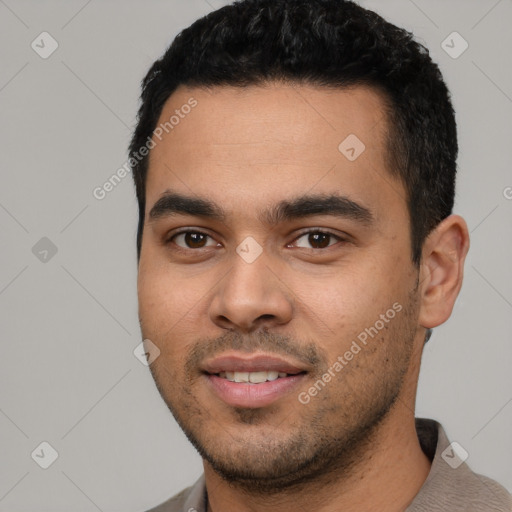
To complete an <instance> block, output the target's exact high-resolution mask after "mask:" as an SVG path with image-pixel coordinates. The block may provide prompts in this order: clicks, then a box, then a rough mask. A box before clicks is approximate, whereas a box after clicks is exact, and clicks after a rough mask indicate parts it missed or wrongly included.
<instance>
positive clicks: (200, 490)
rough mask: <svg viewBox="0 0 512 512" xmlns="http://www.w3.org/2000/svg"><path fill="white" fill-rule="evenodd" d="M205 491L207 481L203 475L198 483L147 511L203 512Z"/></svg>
mask: <svg viewBox="0 0 512 512" xmlns="http://www.w3.org/2000/svg"><path fill="white" fill-rule="evenodd" d="M204 493H205V483H204V475H202V476H201V477H200V478H199V480H197V482H196V483H194V484H193V485H191V486H190V487H187V488H186V489H183V490H182V491H181V492H179V493H178V494H176V495H174V496H173V497H171V498H169V499H168V500H167V501H165V502H164V503H161V504H160V505H158V506H156V507H154V508H152V509H150V510H148V511H147V512H192V511H193V512H203V510H204V507H203V502H204Z"/></svg>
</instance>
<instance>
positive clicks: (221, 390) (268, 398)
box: [205, 373, 306, 409]
mask: <svg viewBox="0 0 512 512" xmlns="http://www.w3.org/2000/svg"><path fill="white" fill-rule="evenodd" d="M305 377H306V374H305V373H299V374H297V375H290V376H289V377H279V378H278V379H276V380H273V381H267V382H262V383H260V384H250V383H249V382H231V381H229V380H227V379H224V378H222V377H219V376H217V375H211V374H205V378H206V379H207V384H208V385H209V387H210V389H211V390H212V391H213V393H214V394H215V395H217V396H218V397H219V398H220V399H221V400H222V401H223V402H225V403H226V404H227V405H230V406H232V407H244V408H253V409H254V408H259V407H266V406H268V405H270V404H272V403H273V402H275V401H276V400H278V399H280V398H283V397H285V396H286V395H289V394H290V393H291V392H292V391H293V390H294V389H296V388H298V386H299V385H300V382H301V381H302V380H303V379H304V378H305Z"/></svg>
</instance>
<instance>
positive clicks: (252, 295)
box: [209, 253, 293, 333]
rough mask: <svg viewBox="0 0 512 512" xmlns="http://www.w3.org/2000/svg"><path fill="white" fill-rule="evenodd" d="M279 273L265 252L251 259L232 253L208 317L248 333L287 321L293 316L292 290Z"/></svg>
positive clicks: (228, 327) (215, 321)
mask: <svg viewBox="0 0 512 512" xmlns="http://www.w3.org/2000/svg"><path fill="white" fill-rule="evenodd" d="M278 276H279V272H278V269H272V268H271V264H270V261H269V259H268V258H267V257H266V256H265V253H262V254H261V255H260V256H259V257H258V258H257V259H256V261H253V262H252V263H248V262H246V261H244V259H243V258H241V257H240V256H239V255H238V254H235V255H234V257H233V266H232V268H231V270H230V271H228V272H227V274H226V275H225V276H224V278H223V279H222V280H221V282H220V283H219V285H218V287H217V288H216V292H215V295H214V296H213V298H212V301H211V303H210V312H209V314H210V319H211V321H212V322H214V323H215V324H216V325H218V326H219V327H221V328H223V329H235V330H238V331H243V332H247V333H248V332H251V331H256V330H258V329H263V328H268V329H270V328H272V327H275V326H278V325H283V324H286V323H288V322H289V321H290V320H291V318H292V316H293V301H292V292H291V291H290V289H289V288H288V287H287V285H286V283H284V281H283V280H282V279H280V278H279V277H278Z"/></svg>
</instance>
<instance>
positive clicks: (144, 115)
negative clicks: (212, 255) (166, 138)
mask: <svg viewBox="0 0 512 512" xmlns="http://www.w3.org/2000/svg"><path fill="white" fill-rule="evenodd" d="M269 81H285V82H289V83H292V84H295V83H296V84H308V85H316V86H324V87H336V88H341V89H343V88H350V87H356V86H370V87H373V88H374V89H375V90H377V91H378V92H380V93H381V96H382V98H383V100H384V104H385V108H386V117H387V121H388V122H387V125H388V133H387V146H388V148H387V149H388V155H387V162H386V163H387V167H388V169H387V170H388V172H389V174H390V175H391V176H394V177H397V178H398V179H400V180H401V182H402V183H403V184H404V188H405V190H406V193H407V197H406V198H404V199H405V200H406V202H407V206H408V209H409V214H410V221H411V222H410V225H411V233H410V235H411V258H412V261H413V263H414V264H415V265H416V266H418V265H419V263H420V260H421V252H422V247H423V243H424V241H425V239H426V237H427V236H428V234H429V233H430V232H431V231H432V229H434V228H435V227H436V225H437V224H438V223H439V222H441V221H442V220H443V219H444V218H446V217H447V216H448V215H450V214H451V213H452V208H453V203H454V196H455V175H456V159H457V152H458V144H457V129H456V122H455V113H454V111H453V107H452V104H451V100H450V93H449V91H448V88H447V86H446V84H445V82H444V80H443V77H442V75H441V72H440V70H439V68H438V66H437V65H436V64H435V63H434V62H433V61H432V60H431V58H430V56H429V52H428V50H427V49H426V48H425V47H424V46H423V45H422V44H420V43H418V42H416V41H415V40H414V37H413V34H412V33H410V32H408V31H406V30H404V29H401V28H399V27H396V26H395V25H393V24H391V23H389V22H387V21H386V20H384V19H383V18H382V17H381V16H379V15H378V14H376V13H374V12H372V11H369V10H367V9H364V8H363V7H361V6H359V5H357V4H356V3H354V2H352V1H349V0H239V1H236V2H234V3H233V4H230V5H227V6H225V7H222V8H221V9H218V10H216V11H214V12H211V13H209V14H208V15H206V16H204V17H203V18H200V19H198V20H197V21H195V22H194V23H193V24H192V25H191V26H190V27H188V28H186V29H184V30H183V31H181V32H180V33H179V34H178V35H177V36H176V38H175V39H174V41H173V42H172V44H171V45H170V46H169V48H168V49H167V51H166V52H165V53H164V55H163V56H162V57H161V58H160V59H158V60H157V61H156V62H155V63H154V64H153V65H152V66H151V68H150V69H149V71H148V73H147V75H146V76H145V78H144V79H143V80H142V94H141V106H140V109H139V111H138V117H137V126H136V128H135V131H134V134H133V137H132V140H131V143H130V147H129V151H130V153H131V154H135V153H137V154H139V153H138V151H139V149H140V148H141V147H142V146H144V145H145V144H146V142H147V140H149V139H148V137H151V136H152V133H153V131H154V130H155V128H156V124H157V122H158V119H159V117H160V114H161V112H162V108H163V106H164V104H165V102H166V101H167V100H168V99H169V97H170V96H171V94H172V93H173V92H174V91H175V90H176V89H177V88H178V86H180V85H185V86H190V87H204V88H208V87H211V86H222V85H230V86H239V87H246V86H250V85H258V84H264V83H265V82H269ZM340 142H341V141H340ZM148 160H149V156H145V157H144V158H139V159H137V160H135V159H133V158H132V159H131V160H130V161H131V163H132V164H133V165H131V168H132V173H133V178H134V182H135V189H136V194H137V200H138V204H139V226H138V232H137V254H138V259H139V260H140V251H141V244H142V234H143V228H144V217H145V199H146V197H145V194H146V178H147V172H148Z"/></svg>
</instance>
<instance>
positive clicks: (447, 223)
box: [419, 215, 469, 328]
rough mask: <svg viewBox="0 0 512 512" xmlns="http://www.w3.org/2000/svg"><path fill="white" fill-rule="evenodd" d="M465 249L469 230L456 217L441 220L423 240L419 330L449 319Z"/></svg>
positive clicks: (458, 288) (461, 275) (461, 273)
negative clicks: (420, 327)
mask: <svg viewBox="0 0 512 512" xmlns="http://www.w3.org/2000/svg"><path fill="white" fill-rule="evenodd" d="M468 250H469V233H468V228H467V225H466V222H465V220H464V219H463V218H462V217H460V216H459V215H450V216H449V217H447V218H446V219H444V220H443V221H442V222H441V223H440V224H439V225H438V226H437V227H436V229H435V230H434V231H432V233H431V234H430V235H429V236H428V238H427V240H426V241H425V243H424V246H423V254H422V262H421V267H420V294H421V297H420V300H421V309H420V316H419V324H420V325H421V326H422V327H425V328H433V327H437V326H438V325H441V324H442V323H444V322H445V321H446V320H447V319H448V318H449V317H450V315H451V312H452V309H453V305H454V304H455V299H456V298H457V296H458V294H459V291H460V289H461V286H462V279H463V275H464V261H465V259H466V255H467V253H468Z"/></svg>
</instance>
